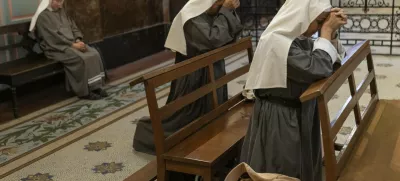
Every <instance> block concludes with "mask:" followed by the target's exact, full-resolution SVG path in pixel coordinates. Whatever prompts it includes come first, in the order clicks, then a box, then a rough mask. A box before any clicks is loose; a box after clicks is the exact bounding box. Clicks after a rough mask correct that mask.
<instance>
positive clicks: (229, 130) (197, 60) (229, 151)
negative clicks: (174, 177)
mask: <svg viewBox="0 0 400 181" xmlns="http://www.w3.org/2000/svg"><path fill="white" fill-rule="evenodd" d="M242 51H247V53H248V59H249V62H250V61H251V60H252V56H253V50H252V43H251V39H250V38H245V39H241V40H239V41H238V42H236V43H234V44H230V45H227V46H224V47H222V48H219V49H216V50H214V51H211V52H208V53H206V54H203V55H199V56H197V57H194V58H192V59H190V60H186V61H184V62H181V63H178V64H175V65H173V66H171V67H166V68H163V69H161V70H156V71H153V72H150V73H148V74H146V75H144V76H142V77H140V78H138V79H136V80H134V81H133V82H131V86H133V85H136V84H138V83H141V82H144V85H145V89H146V98H147V103H148V108H149V112H150V117H151V120H152V127H153V130H154V140H155V147H156V156H157V180H158V181H165V180H167V179H168V171H175V172H181V173H188V174H193V175H200V176H202V177H203V179H204V181H211V180H212V177H213V175H214V174H215V173H216V172H217V171H219V169H221V168H222V167H223V166H224V165H225V164H226V163H227V162H228V161H231V160H233V159H235V158H237V157H238V156H239V152H240V149H241V143H242V140H243V138H244V136H245V134H246V132H247V127H248V124H249V117H250V116H249V115H250V113H251V111H252V107H253V103H252V102H248V101H245V99H244V98H243V97H242V95H241V92H239V93H238V94H237V95H235V96H233V97H232V98H230V99H229V100H228V101H227V102H225V103H223V104H221V105H218V102H217V93H216V90H217V88H219V87H221V86H223V85H225V84H227V83H228V82H230V81H232V80H234V79H236V78H238V77H240V76H242V75H244V74H246V73H247V72H248V70H249V68H250V65H249V64H247V65H244V66H242V67H240V68H238V69H236V70H234V71H232V72H230V73H227V74H226V75H225V76H223V77H221V78H219V79H218V80H215V79H214V66H213V64H214V63H215V62H217V61H218V60H221V59H223V58H226V57H228V56H230V55H233V54H235V53H239V52H242ZM202 68H207V69H208V70H209V71H208V73H209V75H208V76H209V77H210V81H209V83H208V84H206V85H204V86H202V87H200V88H198V89H197V90H195V91H193V92H192V93H189V94H187V95H185V96H183V97H181V98H179V99H177V100H175V101H173V102H170V103H169V104H167V105H164V106H162V107H159V105H158V103H157V98H156V92H155V88H157V87H158V86H161V85H163V84H165V83H168V82H171V81H172V80H175V79H177V78H179V77H182V76H184V75H187V74H189V73H191V72H194V71H196V70H199V69H202ZM210 93H211V94H212V98H213V108H212V110H211V111H210V112H209V113H207V114H205V115H203V116H202V117H200V118H198V119H196V120H194V121H193V122H192V123H190V124H189V125H187V126H185V127H183V128H182V129H180V130H178V131H177V132H176V133H174V134H173V135H171V136H169V137H168V138H167V139H164V130H163V128H162V123H161V122H162V120H164V119H165V118H168V117H169V116H171V115H172V114H173V113H175V112H176V111H178V110H179V109H181V108H183V107H184V106H186V105H188V104H190V103H192V102H194V101H196V100H197V99H199V98H201V97H203V96H205V95H207V94H210ZM152 164H153V167H154V166H155V165H154V163H152ZM146 170H147V171H146ZM141 171H143V172H142V174H144V173H151V171H149V169H148V168H146V169H143V170H141ZM136 175H141V174H139V173H138V174H136ZM153 176H155V175H153ZM130 178H131V179H132V177H130ZM146 178H149V177H146ZM150 178H151V176H150ZM142 181H144V180H142Z"/></svg>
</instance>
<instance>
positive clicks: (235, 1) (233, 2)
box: [222, 0, 240, 10]
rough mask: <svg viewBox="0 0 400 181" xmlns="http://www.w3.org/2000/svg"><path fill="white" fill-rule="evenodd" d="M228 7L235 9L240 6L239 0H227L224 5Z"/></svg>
mask: <svg viewBox="0 0 400 181" xmlns="http://www.w3.org/2000/svg"><path fill="white" fill-rule="evenodd" d="M222 6H224V7H226V8H228V9H231V10H234V9H236V8H238V7H239V6H240V1H239V0H225V2H224V4H223V5H222Z"/></svg>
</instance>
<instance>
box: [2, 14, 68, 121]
mask: <svg viewBox="0 0 400 181" xmlns="http://www.w3.org/2000/svg"><path fill="white" fill-rule="evenodd" d="M29 24H30V22H25V23H19V24H12V25H5V26H1V27H0V35H7V34H8V35H12V34H18V35H20V36H22V39H21V41H19V42H16V43H15V44H11V45H6V46H2V47H0V52H4V51H12V50H14V49H16V48H24V49H25V50H26V51H28V54H27V56H25V57H22V58H19V59H17V60H11V61H8V62H4V63H1V64H0V84H6V85H9V86H10V89H11V94H12V96H11V97H12V103H13V112H14V117H15V118H17V117H19V115H18V106H17V91H16V88H17V87H18V86H21V85H24V84H27V83H30V82H33V81H36V80H38V79H43V78H45V77H49V76H52V75H55V74H59V73H63V72H64V69H63V66H62V65H61V64H60V63H58V62H56V61H53V60H48V59H46V58H45V57H44V55H43V54H36V53H35V52H34V51H33V46H34V45H35V44H36V42H35V41H34V40H33V39H31V38H30V37H29V36H28V33H29Z"/></svg>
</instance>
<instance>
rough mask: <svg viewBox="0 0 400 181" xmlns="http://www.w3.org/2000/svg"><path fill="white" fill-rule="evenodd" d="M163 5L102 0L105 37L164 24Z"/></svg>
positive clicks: (151, 1)
mask: <svg viewBox="0 0 400 181" xmlns="http://www.w3.org/2000/svg"><path fill="white" fill-rule="evenodd" d="M162 5H163V2H162V1H160V0H135V1H132V0H119V1H109V0H100V8H101V15H102V25H103V33H104V36H106V37H108V36H113V35H117V34H121V33H124V32H127V31H132V30H134V29H139V28H143V27H146V26H150V25H154V24H157V23H162V22H163V21H164V18H163V8H162Z"/></svg>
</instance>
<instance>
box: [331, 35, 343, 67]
mask: <svg viewBox="0 0 400 181" xmlns="http://www.w3.org/2000/svg"><path fill="white" fill-rule="evenodd" d="M331 43H332V45H333V46H334V47H335V48H336V50H337V54H338V58H337V60H336V62H337V63H341V62H342V60H343V59H344V57H345V56H346V49H345V48H344V46H343V45H342V43H340V40H339V39H334V40H331Z"/></svg>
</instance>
